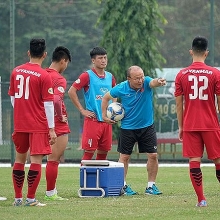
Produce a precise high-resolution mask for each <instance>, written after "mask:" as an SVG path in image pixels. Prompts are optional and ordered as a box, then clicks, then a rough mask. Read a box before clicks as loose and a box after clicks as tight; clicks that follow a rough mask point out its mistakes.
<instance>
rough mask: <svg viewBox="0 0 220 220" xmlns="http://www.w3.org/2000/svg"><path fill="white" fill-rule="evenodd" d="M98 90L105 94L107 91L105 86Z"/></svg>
mask: <svg viewBox="0 0 220 220" xmlns="http://www.w3.org/2000/svg"><path fill="white" fill-rule="evenodd" d="M100 91H101V92H102V93H104V94H105V93H107V92H108V89H107V88H100Z"/></svg>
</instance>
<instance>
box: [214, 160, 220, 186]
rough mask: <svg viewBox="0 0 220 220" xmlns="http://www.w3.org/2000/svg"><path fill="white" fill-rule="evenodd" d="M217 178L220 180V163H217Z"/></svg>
mask: <svg viewBox="0 0 220 220" xmlns="http://www.w3.org/2000/svg"><path fill="white" fill-rule="evenodd" d="M215 172H216V178H217V179H218V181H219V182H220V164H215Z"/></svg>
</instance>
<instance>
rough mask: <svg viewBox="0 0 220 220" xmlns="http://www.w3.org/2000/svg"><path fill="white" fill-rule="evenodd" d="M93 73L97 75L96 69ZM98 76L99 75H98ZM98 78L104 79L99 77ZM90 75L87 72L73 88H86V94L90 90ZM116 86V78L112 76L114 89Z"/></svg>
mask: <svg viewBox="0 0 220 220" xmlns="http://www.w3.org/2000/svg"><path fill="white" fill-rule="evenodd" d="M92 71H93V72H94V73H95V74H97V73H96V71H95V69H94V68H93V69H92ZM97 75H98V74H97ZM98 77H102V76H99V75H98ZM103 77H105V76H103ZM89 83H90V82H89V74H88V73H87V72H83V73H82V74H81V75H80V76H79V78H78V79H77V80H76V81H75V82H74V83H73V84H72V86H73V87H75V88H76V89H77V90H80V89H82V88H84V91H85V92H86V91H87V90H88V88H89ZM115 85H116V80H115V77H114V76H113V75H112V87H114V86H115Z"/></svg>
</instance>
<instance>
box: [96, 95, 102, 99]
mask: <svg viewBox="0 0 220 220" xmlns="http://www.w3.org/2000/svg"><path fill="white" fill-rule="evenodd" d="M102 98H103V95H96V96H95V99H96V100H102Z"/></svg>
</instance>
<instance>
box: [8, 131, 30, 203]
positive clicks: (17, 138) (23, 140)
mask: <svg viewBox="0 0 220 220" xmlns="http://www.w3.org/2000/svg"><path fill="white" fill-rule="evenodd" d="M12 139H13V142H14V144H15V149H16V155H15V162H14V165H13V169H12V181H13V186H14V193H15V201H14V203H13V205H14V206H20V205H22V201H23V195H22V189H23V185H24V179H25V169H24V167H25V162H26V158H27V152H28V149H29V134H28V133H16V132H14V133H13V134H12Z"/></svg>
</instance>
